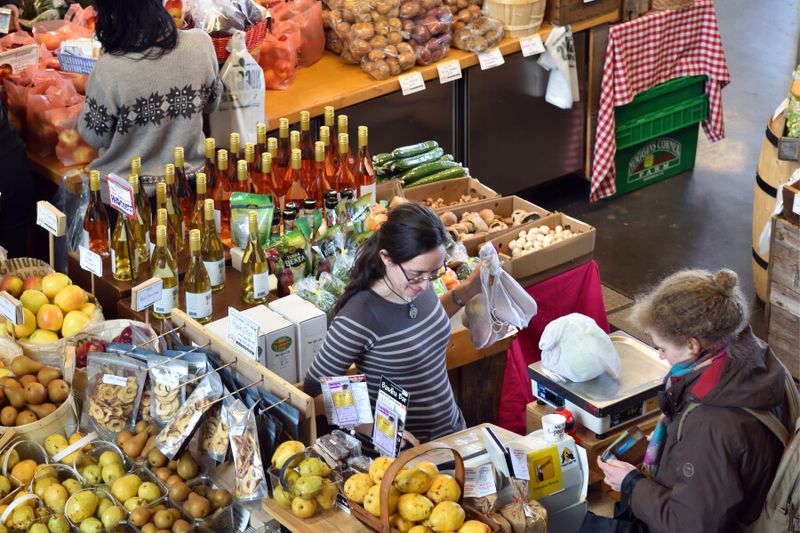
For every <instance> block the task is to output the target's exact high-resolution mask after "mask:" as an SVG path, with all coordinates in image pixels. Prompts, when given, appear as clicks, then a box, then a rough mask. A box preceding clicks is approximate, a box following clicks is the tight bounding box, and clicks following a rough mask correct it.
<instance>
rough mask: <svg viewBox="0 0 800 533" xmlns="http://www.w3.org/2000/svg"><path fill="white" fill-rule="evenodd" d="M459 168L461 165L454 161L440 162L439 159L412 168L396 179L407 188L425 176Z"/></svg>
mask: <svg viewBox="0 0 800 533" xmlns="http://www.w3.org/2000/svg"><path fill="white" fill-rule="evenodd" d="M460 166H461V163H456V162H455V161H442V160H441V159H439V160H437V161H434V162H432V163H425V164H424V165H420V166H418V167H414V168H412V169H411V170H406V171H405V172H403V173H402V174H400V175H399V176H397V177H398V178H400V179H401V180H403V185H405V186H408V185H411V184H412V183H414V182H415V181H417V180H419V179H422V178H424V177H425V176H430V175H431V174H436V173H437V172H440V171H442V170H447V169H448V168H453V167H460Z"/></svg>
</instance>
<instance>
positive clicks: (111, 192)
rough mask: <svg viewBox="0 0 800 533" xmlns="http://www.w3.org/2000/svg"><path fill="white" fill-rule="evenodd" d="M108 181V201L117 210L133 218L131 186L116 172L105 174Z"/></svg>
mask: <svg viewBox="0 0 800 533" xmlns="http://www.w3.org/2000/svg"><path fill="white" fill-rule="evenodd" d="M106 181H107V182H108V202H109V204H110V205H111V207H113V208H114V209H116V210H117V211H119V212H120V213H124V214H125V216H127V217H128V218H133V215H134V207H133V187H132V186H131V184H130V183H128V182H127V181H126V180H125V179H123V178H121V177H119V176H117V175H116V174H113V173H111V174H109V175H108V176H106Z"/></svg>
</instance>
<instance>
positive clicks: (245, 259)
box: [242, 211, 269, 304]
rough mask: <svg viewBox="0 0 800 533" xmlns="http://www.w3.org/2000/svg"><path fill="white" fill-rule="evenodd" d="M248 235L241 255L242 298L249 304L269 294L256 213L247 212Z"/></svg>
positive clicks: (265, 261)
mask: <svg viewBox="0 0 800 533" xmlns="http://www.w3.org/2000/svg"><path fill="white" fill-rule="evenodd" d="M247 219H248V223H249V224H248V226H249V229H250V236H249V239H248V241H247V248H246V249H245V251H244V255H243V256H242V300H243V301H244V302H245V303H249V304H260V303H264V302H265V301H267V296H269V269H268V268H267V254H266V253H264V249H263V248H262V247H261V244H260V243H259V242H258V215H257V214H256V212H255V211H250V212H249V213H248V214H247Z"/></svg>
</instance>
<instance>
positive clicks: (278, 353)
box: [206, 305, 297, 383]
mask: <svg viewBox="0 0 800 533" xmlns="http://www.w3.org/2000/svg"><path fill="white" fill-rule="evenodd" d="M242 314H244V315H245V316H246V317H247V318H249V319H250V320H252V321H253V322H255V323H256V324H258V325H259V327H260V331H259V338H258V353H259V358H258V362H259V363H260V364H261V365H262V366H264V367H266V368H268V369H269V370H271V371H272V372H274V373H275V374H277V375H279V376H280V377H282V378H283V379H285V380H286V381H288V382H290V383H297V356H296V351H297V348H296V347H297V342H296V340H295V327H294V324H292V323H291V322H289V321H288V320H286V319H285V318H283V317H282V316H281V315H279V314H278V313H276V312H274V311H270V310H269V309H267V307H266V306H264V305H257V306H255V307H251V308H250V309H247V310H245V311H242ZM206 327H207V328H208V329H209V330H211V331H213V332H214V333H216V334H217V335H219V336H220V337H222V338H223V339H225V338H227V336H228V317H225V318H221V319H219V320H215V321H214V322H211V323H209V324H208V325H206Z"/></svg>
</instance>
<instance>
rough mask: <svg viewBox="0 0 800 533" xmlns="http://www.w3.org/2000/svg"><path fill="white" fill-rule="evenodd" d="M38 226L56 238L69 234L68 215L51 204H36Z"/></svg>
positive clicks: (41, 201)
mask: <svg viewBox="0 0 800 533" xmlns="http://www.w3.org/2000/svg"><path fill="white" fill-rule="evenodd" d="M36 225H37V226H41V227H43V228H44V229H46V230H47V231H49V232H50V233H52V234H53V236H54V237H62V236H64V235H66V233H67V215H65V214H64V213H62V212H61V211H59V210H58V209H56V208H55V207H54V206H53V204H51V203H50V202H45V201H44V200H40V201H38V202H36Z"/></svg>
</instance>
